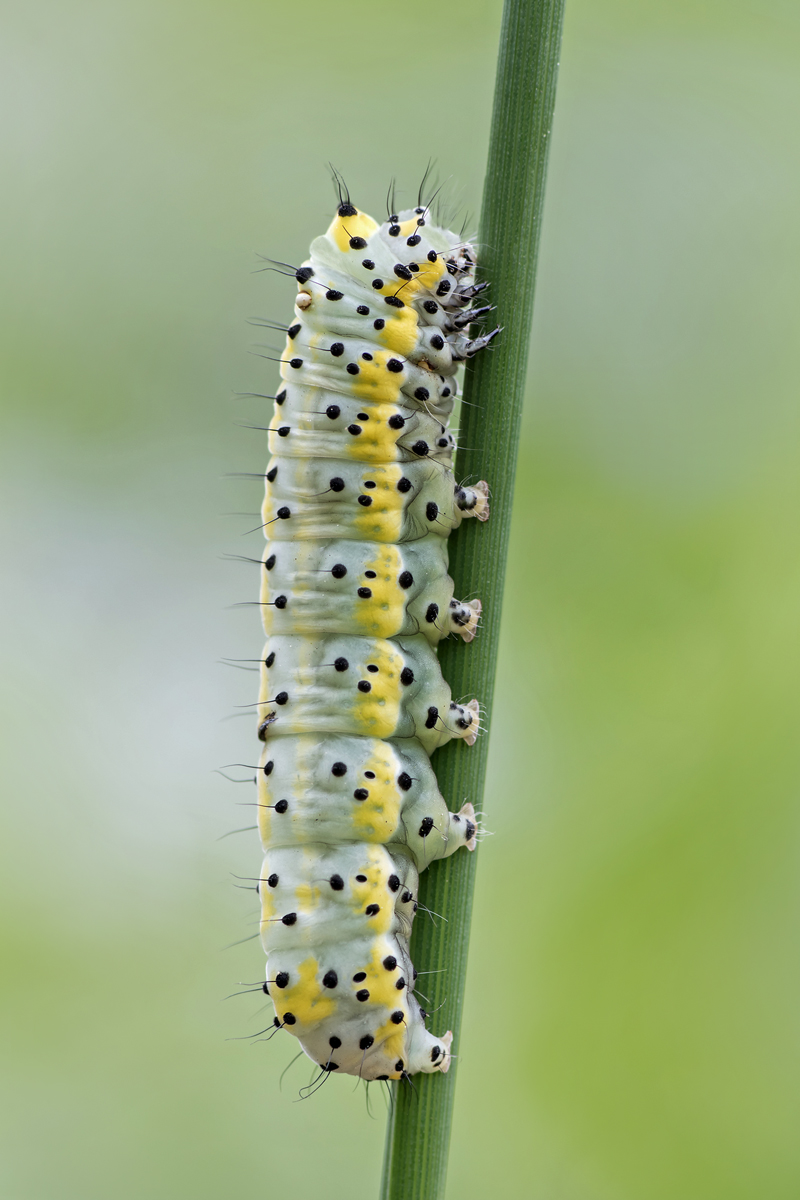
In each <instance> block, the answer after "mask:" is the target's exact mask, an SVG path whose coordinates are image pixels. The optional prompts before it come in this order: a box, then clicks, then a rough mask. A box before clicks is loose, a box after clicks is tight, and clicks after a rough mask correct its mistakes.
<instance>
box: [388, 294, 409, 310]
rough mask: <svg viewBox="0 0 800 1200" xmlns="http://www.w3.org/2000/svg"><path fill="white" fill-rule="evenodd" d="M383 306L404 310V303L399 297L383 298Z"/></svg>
mask: <svg viewBox="0 0 800 1200" xmlns="http://www.w3.org/2000/svg"><path fill="white" fill-rule="evenodd" d="M383 302H384V304H388V305H389V307H390V308H405V303H404V302H403V301H402V300H401V299H400V297H399V296H384V297H383Z"/></svg>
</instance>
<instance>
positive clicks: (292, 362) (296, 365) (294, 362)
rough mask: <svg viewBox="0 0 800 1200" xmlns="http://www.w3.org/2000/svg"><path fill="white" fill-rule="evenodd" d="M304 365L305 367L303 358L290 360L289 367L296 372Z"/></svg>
mask: <svg viewBox="0 0 800 1200" xmlns="http://www.w3.org/2000/svg"><path fill="white" fill-rule="evenodd" d="M302 365H303V360H302V358H290V359H289V366H290V367H293V368H294V370H295V371H299V370H300V368H301V367H302Z"/></svg>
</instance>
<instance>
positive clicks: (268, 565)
mask: <svg viewBox="0 0 800 1200" xmlns="http://www.w3.org/2000/svg"><path fill="white" fill-rule="evenodd" d="M264 566H265V567H266V569H267V570H268V571H271V570H272V568H273V567H274V566H275V555H274V554H270V556H269V558H268V559H267V561H266V562H265V563H264Z"/></svg>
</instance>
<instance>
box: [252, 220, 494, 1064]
mask: <svg viewBox="0 0 800 1200" xmlns="http://www.w3.org/2000/svg"><path fill="white" fill-rule="evenodd" d="M426 217H427V212H426V210H423V209H421V208H420V209H417V210H414V211H413V212H407V213H402V214H400V215H399V216H396V217H392V218H391V219H390V221H387V222H385V223H384V224H383V225H381V226H378V225H377V224H376V223H375V222H374V221H373V220H372V218H371V217H368V216H366V214H364V213H361V212H359V211H358V210H357V209H355V208H354V207H353V206H352V205H351V204H350V203H349V201H348V202H346V203H342V204H341V205H340V207H339V210H338V212H337V215H336V217H335V218H334V220H333V222H332V224H331V226H330V229H329V230H328V232H327V233H326V234H325V235H324V236H323V237H320V238H317V239H316V240H315V241H314V243H313V244H312V247H311V257H310V259H309V261H308V262H307V263H306V264H304V265H303V267H302V268H300V269H298V271H297V279H298V283H299V289H298V295H297V299H296V305H295V319H294V321H293V323H292V325H291V326H290V327H289V329H288V333H287V342H286V348H285V351H284V354H283V357H282V360H281V376H282V379H283V384H282V387H281V389H280V391H279V393H278V395H277V397H276V399H275V410H274V414H273V417H272V420H271V422H270V425H269V434H268V437H269V449H270V452H271V455H272V457H271V459H270V461H269V464H268V468H267V471H266V494H265V499H264V507H263V521H264V528H265V533H266V535H267V538H268V541H267V547H266V550H265V553H264V556H263V566H262V582H261V605H262V613H263V616H264V628H265V631H266V633H267V644H266V646H265V648H264V653H263V657H262V668H261V688H260V693H259V702H258V717H259V736H260V738H261V740H262V741H263V742H264V749H263V752H262V755H261V759H260V763H259V768H258V776H257V779H258V804H259V808H258V813H259V828H260V832H261V837H262V841H263V844H264V850H265V859H264V865H263V868H262V872H261V878H260V882H259V891H260V894H261V902H262V938H263V942H264V948H265V950H266V951H267V955H268V965H267V972H268V976H267V983H266V987H267V989H268V991H269V994H270V996H271V998H272V1000H273V1002H274V1004H275V1011H276V1018H275V1023H276V1025H279V1026H283V1027H284V1028H287V1029H288V1030H289V1031H290V1032H291V1033H293V1034H295V1036H296V1037H298V1038H299V1039H300V1043H301V1045H302V1047H303V1049H304V1050H305V1052H306V1053H307V1054H308V1055H309V1056H310V1057H311V1058H312V1059H313V1060H314V1061H315V1062H317V1063H318V1064H319V1065H320V1066H321V1067H322V1068H323V1069H324V1070H326V1071H334V1070H336V1071H339V1072H346V1073H349V1074H353V1075H358V1076H360V1077H361V1078H363V1079H367V1080H369V1079H399V1078H402V1077H404V1076H406V1075H409V1074H413V1073H415V1072H417V1071H438V1070H442V1071H446V1070H447V1068H448V1066H449V1064H450V1044H451V1041H452V1035H451V1034H449V1033H448V1034H444V1035H443V1036H441V1037H436V1036H434V1035H433V1034H431V1033H429V1032H428V1031H427V1029H426V1027H425V1013H424V1012H423V1011H422V1010H421V1009H420V1007H419V1004H418V1003H417V1001H416V999H415V997H414V994H413V981H414V978H415V976H416V972H415V971H414V969H413V966H412V964H411V961H410V958H409V953H408V939H409V936H410V933H411V925H412V921H413V917H414V912H415V911H416V908H417V899H416V897H417V885H418V874H419V871H420V870H424V869H425V867H427V866H428V865H429V863H430V862H432V861H433V860H434V859H436V858H444V857H445V856H446V855H448V854H452V853H454V851H455V850H457V849H458V848H459V847H460V846H466V847H467V848H468V849H470V850H472V849H474V847H475V835H476V825H475V820H474V812H473V809H472V806H471V805H470V804H468V803H467V804H465V805H464V806H463V807H462V809H461V811H460V812H458V813H451V812H449V811H448V808H447V804H446V803H445V800H444V799H443V797H442V795H441V793H440V791H439V788H438V786H437V783H436V777H435V775H434V773H433V770H432V769H431V766H430V762H429V755H430V754H431V753H432V752H433V751H434V750H435V749H436V748H437V747H438V746H441V745H443V744H444V743H445V742H447V741H449V740H450V739H451V738H454V737H457V738H461V739H463V740H464V741H465V742H467V744H472V742H474V740H475V737H476V736H477V732H478V726H479V709H478V704H477V701H475V700H471V701H470V702H469V703H467V704H460V703H456V702H454V701H453V699H452V697H451V694H450V689H449V687H448V686H447V684H446V683H445V681H444V680H443V678H442V674H441V670H440V668H439V662H438V659H437V657H436V649H435V648H436V645H437V643H438V641H439V640H440V639H441V638H442V637H445V636H447V635H448V634H450V633H458V634H460V635H461V636H462V637H463V638H464V640H465V641H470V640H471V639H472V637H473V636H474V634H475V630H476V626H477V623H478V619H479V616H480V602H479V601H477V600H470V601H469V602H467V603H463V602H461V601H458V600H455V599H454V598H453V587H452V580H451V579H450V576H449V575H448V573H447V540H446V539H447V537H448V535H449V534H450V532H451V531H452V530H454V529H456V528H458V526H459V524H460V523H461V521H462V520H463V519H464V518H465V517H478V519H479V520H486V519H487V517H488V515H489V510H488V489H487V486H486V484H485V483H484V482H482V481H481V482H478V483H475V484H473V485H471V486H469V487H462V486H459V485H457V483H456V481H455V479H454V477H453V474H452V471H451V469H450V468H451V464H452V456H453V450H454V446H455V443H454V439H453V437H452V435H451V434H450V432H449V430H448V428H447V422H448V419H449V417H450V414H451V412H452V409H453V403H454V400H455V397H456V394H457V385H456V379H455V373H456V370H457V368H458V365H459V363H460V362H461V361H463V360H464V359H465V358H467V357H469V356H470V355H471V354H474V353H475V352H477V351H478V350H480V349H482V348H483V347H484V346H485V345H486V344H487V343H488V341H489V340H490V339H491V337H492V336H493V334H489V335H487V336H485V337H479V338H476V339H472V340H470V338H469V336H468V334H467V333H466V332H465V330H466V329H467V327H468V326H469V325H470V323H471V322H473V321H474V320H475V319H476V318H480V317H481V316H482V315H483V314H484V313H485V312H486V311H488V309H485V308H484V309H474V308H471V307H470V305H471V303H472V301H473V299H474V297H476V296H477V295H478V294H479V293H480V292H481V291H482V288H483V286H484V285H480V284H478V285H476V284H475V283H474V277H473V267H474V253H473V251H472V248H471V247H470V246H468V245H466V244H464V243H462V242H459V239H458V238H457V237H456V235H455V234H453V233H451V232H449V231H447V230H444V229H439V228H436V227H432V226H430V225H428V224H427V223H426ZM494 332H497V331H496V330H495V331H494Z"/></svg>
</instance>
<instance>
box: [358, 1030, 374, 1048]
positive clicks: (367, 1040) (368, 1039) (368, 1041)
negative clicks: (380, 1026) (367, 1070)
mask: <svg viewBox="0 0 800 1200" xmlns="http://www.w3.org/2000/svg"><path fill="white" fill-rule="evenodd" d="M374 1044H375V1038H374V1037H372V1036H371V1035H370V1034H368V1033H365V1034H364V1036H363V1037H362V1039H361V1041H360V1042H359V1043H358V1048H359V1050H369V1048H370V1046H373V1045H374Z"/></svg>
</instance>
